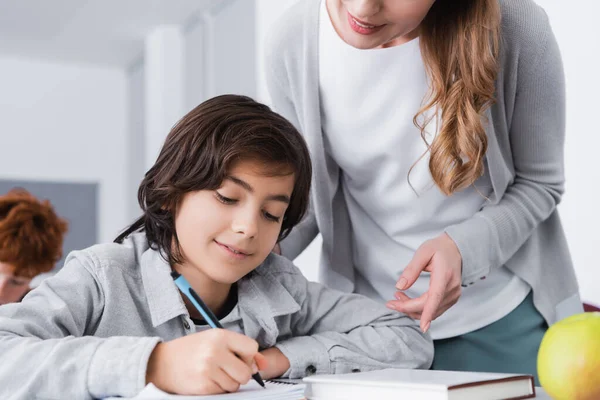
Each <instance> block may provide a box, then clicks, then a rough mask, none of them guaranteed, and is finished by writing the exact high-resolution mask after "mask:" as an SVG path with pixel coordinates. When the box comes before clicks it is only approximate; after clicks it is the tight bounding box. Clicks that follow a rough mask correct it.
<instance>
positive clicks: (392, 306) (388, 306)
mask: <svg viewBox="0 0 600 400" xmlns="http://www.w3.org/2000/svg"><path fill="white" fill-rule="evenodd" d="M385 306H386V307H387V308H390V309H392V310H394V311H398V309H396V306H395V305H393V304H392V303H385Z"/></svg>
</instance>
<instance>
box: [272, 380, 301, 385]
mask: <svg viewBox="0 0 600 400" xmlns="http://www.w3.org/2000/svg"><path fill="white" fill-rule="evenodd" d="M267 382H269V383H273V384H276V385H297V384H298V382H286V381H284V380H278V379H267Z"/></svg>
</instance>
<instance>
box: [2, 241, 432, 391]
mask: <svg viewBox="0 0 600 400" xmlns="http://www.w3.org/2000/svg"><path fill="white" fill-rule="evenodd" d="M170 271H171V268H170V267H169V265H168V263H166V262H165V261H164V259H163V258H161V257H160V255H159V254H158V252H156V251H154V250H152V249H149V248H148V246H147V244H146V240H145V235H143V234H135V235H133V237H130V238H129V239H127V240H126V241H125V243H124V244H123V245H119V244H112V243H111V244H102V245H97V246H93V247H91V248H88V249H86V250H83V251H76V252H73V253H71V254H70V255H69V256H68V258H67V261H66V265H65V266H64V268H63V269H62V270H61V271H60V272H59V273H58V274H57V275H55V276H54V277H51V278H48V279H47V280H45V281H44V282H43V283H42V284H41V285H40V286H39V287H38V288H37V289H34V290H33V291H32V292H31V293H29V294H28V295H27V296H26V297H25V299H24V300H23V302H22V303H18V304H8V305H4V306H1V307H0V398H2V399H9V398H10V399H32V398H43V399H87V398H92V397H94V398H100V397H108V396H127V397H131V396H134V395H136V394H137V393H138V392H139V391H140V390H141V389H142V388H143V387H144V384H145V377H146V366H147V363H148V358H149V356H150V353H151V352H152V350H153V349H154V347H155V346H156V344H157V343H158V342H159V341H161V340H165V341H167V340H172V339H175V338H178V337H182V336H184V335H189V334H192V333H194V332H195V326H194V324H193V323H192V321H191V319H190V317H189V314H188V312H187V309H186V307H185V305H184V303H183V301H182V299H181V295H180V293H179V291H178V289H177V287H176V286H175V284H174V283H173V280H172V279H171V277H170V275H169V274H170ZM234 311H236V312H233V311H232V313H231V314H230V315H232V314H235V315H236V317H234V318H235V319H238V320H239V324H238V326H241V327H242V329H243V332H244V333H245V334H246V335H248V336H250V337H252V338H254V339H256V340H257V341H258V342H259V344H260V347H261V348H263V349H264V348H269V347H273V346H277V347H278V348H279V349H280V350H281V351H282V352H283V353H284V354H285V355H286V356H287V357H288V359H289V360H290V364H291V368H290V369H289V370H288V371H287V372H286V376H289V377H291V378H299V377H303V376H305V375H307V374H310V373H314V372H315V370H316V373H345V372H351V371H352V370H356V369H359V370H364V371H366V370H372V369H379V368H387V367H396V368H428V367H429V365H430V364H431V361H432V359H433V344H432V341H431V339H430V338H429V337H428V336H427V335H423V334H422V333H421V332H420V330H419V328H418V326H417V324H416V323H415V322H414V321H413V320H412V319H410V318H408V317H406V316H403V315H399V314H397V313H393V312H390V310H388V309H386V308H385V307H384V306H383V305H381V304H378V303H376V302H374V301H372V300H370V299H368V298H366V297H363V296H358V295H348V294H346V293H342V292H339V291H335V290H332V289H328V288H326V287H324V286H323V285H320V284H318V283H314V282H308V281H307V280H306V279H305V278H304V276H303V275H302V273H301V272H300V271H299V270H298V269H297V268H296V267H295V266H294V265H293V264H292V263H291V261H289V260H287V259H286V258H284V257H280V256H277V255H270V256H269V257H267V259H266V260H265V262H264V263H263V264H261V265H260V266H259V267H258V268H257V269H256V270H255V271H254V272H253V273H251V274H249V275H248V276H246V277H244V278H242V279H241V280H240V281H239V282H238V305H237V306H236V309H234ZM230 315H228V316H227V317H226V318H225V319H227V318H228V317H229V316H230ZM229 322H235V320H231V321H229Z"/></svg>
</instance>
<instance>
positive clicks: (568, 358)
mask: <svg viewBox="0 0 600 400" xmlns="http://www.w3.org/2000/svg"><path fill="white" fill-rule="evenodd" d="M537 369H538V376H539V378H540V383H541V384H542V387H543V388H544V390H545V391H546V392H547V393H548V394H549V395H550V397H552V398H553V399H555V400H597V399H600V312H588V313H583V314H577V315H572V316H570V317H568V318H565V319H563V320H561V321H559V322H557V323H555V324H554V325H552V326H551V327H550V328H549V329H548V331H546V334H545V335H544V338H543V339H542V343H541V345H540V350H539V353H538V359H537Z"/></svg>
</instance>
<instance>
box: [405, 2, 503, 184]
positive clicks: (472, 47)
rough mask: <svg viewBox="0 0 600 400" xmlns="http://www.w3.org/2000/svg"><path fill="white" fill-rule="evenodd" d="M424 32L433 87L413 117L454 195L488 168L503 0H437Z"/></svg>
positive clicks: (435, 169) (436, 170)
mask: <svg viewBox="0 0 600 400" xmlns="http://www.w3.org/2000/svg"><path fill="white" fill-rule="evenodd" d="M419 37H420V39H419V40H420V46H421V54H422V56H423V60H424V63H425V67H426V70H427V74H428V77H429V79H430V82H431V88H430V91H429V93H428V95H427V96H426V97H425V99H424V102H423V106H422V107H421V109H420V110H419V111H418V113H417V114H416V115H415V117H414V119H413V121H414V123H415V125H416V126H417V127H418V128H419V129H420V130H421V137H422V138H423V140H424V141H425V142H426V143H427V144H428V151H429V152H430V159H429V170H430V171H431V175H432V177H433V180H434V182H435V184H436V185H437V186H438V187H439V188H440V189H441V190H442V192H443V193H444V194H446V195H450V194H452V193H454V192H456V191H458V190H461V189H464V188H465V187H468V186H470V185H471V184H473V183H474V182H475V180H476V179H477V178H479V177H480V176H481V175H482V174H483V172H484V168H483V158H484V156H485V153H486V151H487V137H486V133H485V129H484V124H485V123H486V120H485V119H484V118H483V115H484V112H485V111H486V110H487V109H488V108H489V107H490V106H491V105H492V104H493V102H494V100H495V81H496V76H497V74H498V54H499V43H500V7H499V4H498V0H463V1H456V0H437V1H436V2H435V3H434V4H433V6H432V8H431V9H430V11H429V13H428V14H427V16H426V17H425V19H424V20H423V22H422V23H421V27H420V33H419ZM430 111H433V112H430ZM432 114H433V115H432ZM426 115H432V116H429V117H426ZM433 118H437V119H438V133H437V136H436V137H435V138H434V140H433V141H432V142H431V143H428V142H427V140H426V138H425V128H426V126H427V124H428V123H429V122H430V121H431V120H432V119H433ZM413 167H414V165H413ZM409 174H410V173H409Z"/></svg>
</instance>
